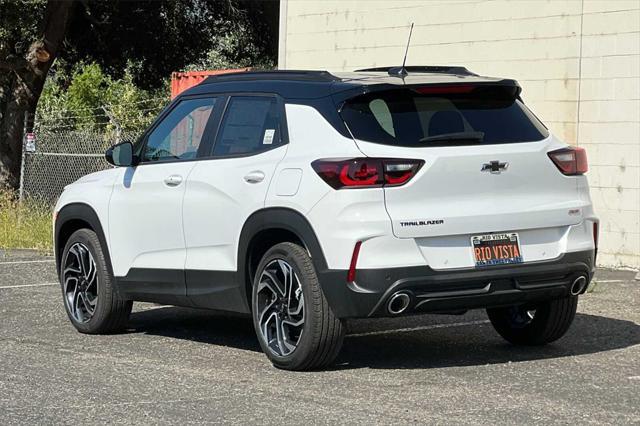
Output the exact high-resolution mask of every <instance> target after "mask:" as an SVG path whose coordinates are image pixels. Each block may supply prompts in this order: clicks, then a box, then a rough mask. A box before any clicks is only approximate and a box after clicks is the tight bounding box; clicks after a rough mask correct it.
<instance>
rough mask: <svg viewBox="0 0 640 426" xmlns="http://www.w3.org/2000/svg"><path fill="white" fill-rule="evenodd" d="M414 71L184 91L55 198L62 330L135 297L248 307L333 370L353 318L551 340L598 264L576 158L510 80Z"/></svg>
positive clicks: (278, 75)
mask: <svg viewBox="0 0 640 426" xmlns="http://www.w3.org/2000/svg"><path fill="white" fill-rule="evenodd" d="M407 71H408V74H407V75H405V74H404V73H398V72H397V70H394V69H388V68H375V69H368V70H360V71H357V72H354V73H345V74H330V73H327V72H324V71H273V72H249V73H241V74H227V75H221V76H216V77H210V78H208V79H207V80H205V81H204V82H203V83H201V84H199V85H198V86H196V87H194V88H192V89H190V90H188V91H186V92H185V93H183V94H182V95H180V96H179V97H177V98H176V99H175V100H174V101H173V102H171V104H170V105H169V106H168V107H167V108H166V109H165V110H164V111H163V112H162V113H161V114H160V116H159V117H158V119H157V120H156V121H155V122H154V124H153V125H152V126H151V127H150V128H149V129H148V130H147V132H146V133H145V134H144V135H143V136H142V137H141V138H140V139H139V140H138V141H137V142H136V143H135V144H131V143H129V142H125V143H121V144H118V145H115V146H113V147H112V148H110V149H109V150H108V151H107V153H106V157H107V161H109V162H110V163H111V164H113V165H115V166H119V167H117V168H112V169H109V170H105V171H102V172H98V173H94V174H91V175H88V176H85V177H83V178H82V179H80V180H78V181H77V182H75V183H74V184H72V185H69V186H68V187H67V188H66V189H65V191H64V193H63V194H62V196H61V197H60V200H59V201H58V204H57V206H56V209H55V215H56V220H55V253H56V259H57V266H58V271H59V275H60V280H61V283H62V292H63V296H64V302H65V307H66V310H67V312H68V314H69V318H70V319H71V322H72V323H73V325H74V326H75V327H76V328H77V329H78V330H79V331H81V332H84V333H107V332H112V331H114V330H117V329H119V328H121V327H123V326H124V325H125V322H126V320H127V318H128V316H129V313H130V311H131V306H132V302H133V301H149V302H157V303H166V304H172V305H181V306H191V307H197V308H210V309H216V310H226V311H233V312H239V313H244V314H252V315H253V319H254V324H255V329H256V332H257V335H258V339H259V341H260V344H261V346H262V348H263V350H264V352H265V353H266V354H267V356H268V357H269V359H270V360H271V361H272V362H273V364H274V365H276V366H277V367H280V368H286V369H292V370H302V369H311V368H319V367H322V366H326V365H328V364H330V363H331V362H332V361H333V360H334V359H335V357H336V356H337V354H338V352H339V350H340V347H341V344H342V339H343V336H344V329H345V327H344V319H346V318H364V317H381V316H399V315H408V314H417V313H425V312H437V313H461V312H464V311H466V310H468V309H474V308H486V309H487V312H488V315H489V318H490V319H491V322H492V323H493V325H494V326H495V328H496V330H497V331H498V333H500V334H501V335H502V336H503V337H504V338H505V339H507V340H508V341H510V342H512V343H514V344H524V345H537V344H544V343H547V342H551V341H553V340H555V339H558V338H559V337H561V336H562V335H563V334H564V333H565V332H566V331H567V329H568V328H569V326H570V324H571V322H572V320H573V318H574V315H575V312H576V306H577V296H578V295H579V294H582V293H584V292H585V291H586V288H587V285H588V283H589V281H590V280H591V278H592V276H593V272H594V268H595V266H594V265H595V256H596V247H597V238H598V219H597V218H596V217H595V216H594V212H593V209H592V206H591V200H590V197H589V189H588V185H587V179H586V177H585V176H583V174H584V173H585V172H586V171H587V160H586V156H585V152H584V150H582V149H581V148H576V147H570V146H568V145H567V144H566V143H564V142H562V141H560V140H558V139H557V138H556V137H554V136H552V135H550V133H549V132H548V130H547V129H546V128H545V127H544V125H543V124H542V123H541V122H540V121H539V120H538V119H537V118H536V117H535V116H534V115H533V113H532V112H531V111H529V110H528V109H527V107H526V106H525V105H524V104H523V102H522V100H521V98H520V87H519V85H518V84H517V82H516V81H514V80H507V79H497V78H488V77H481V76H478V75H476V74H473V73H471V72H469V71H467V70H466V69H465V68H460V67H407ZM212 332H213V331H212Z"/></svg>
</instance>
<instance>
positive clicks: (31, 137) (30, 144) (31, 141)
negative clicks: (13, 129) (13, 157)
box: [24, 133, 36, 152]
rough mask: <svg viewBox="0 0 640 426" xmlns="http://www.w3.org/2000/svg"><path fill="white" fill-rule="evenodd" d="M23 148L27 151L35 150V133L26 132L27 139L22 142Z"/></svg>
mask: <svg viewBox="0 0 640 426" xmlns="http://www.w3.org/2000/svg"><path fill="white" fill-rule="evenodd" d="M24 149H25V151H27V152H36V134H35V133H27V141H26V142H25V144H24Z"/></svg>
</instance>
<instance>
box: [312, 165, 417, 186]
mask: <svg viewBox="0 0 640 426" xmlns="http://www.w3.org/2000/svg"><path fill="white" fill-rule="evenodd" d="M423 164H424V161H423V160H410V159H401V158H351V159H348V160H343V159H340V160H332V159H327V160H316V161H314V162H313V163H311V167H313V170H315V171H316V173H318V175H319V176H320V177H321V178H322V180H324V181H325V182H327V184H329V186H331V187H332V188H333V189H342V188H381V187H388V186H400V185H404V184H405V183H407V182H408V181H409V180H410V179H411V178H412V177H413V176H414V175H415V174H416V173H417V172H418V170H420V167H422V165H423Z"/></svg>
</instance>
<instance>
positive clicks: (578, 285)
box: [571, 275, 587, 296]
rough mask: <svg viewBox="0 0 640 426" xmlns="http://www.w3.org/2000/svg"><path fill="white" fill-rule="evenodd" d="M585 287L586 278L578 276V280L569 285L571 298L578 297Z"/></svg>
mask: <svg viewBox="0 0 640 426" xmlns="http://www.w3.org/2000/svg"><path fill="white" fill-rule="evenodd" d="M586 285H587V277H585V276H584V275H580V276H579V277H578V278H576V279H575V280H573V284H571V295H572V296H577V295H579V294H580V293H582V290H584V288H585V287H586Z"/></svg>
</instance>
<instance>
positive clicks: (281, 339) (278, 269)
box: [256, 259, 305, 357]
mask: <svg viewBox="0 0 640 426" xmlns="http://www.w3.org/2000/svg"><path fill="white" fill-rule="evenodd" d="M259 277H260V278H259V280H258V283H257V286H258V288H257V298H256V309H257V311H256V312H257V320H258V326H259V329H260V334H261V335H262V338H263V339H264V341H265V342H266V343H267V346H268V347H269V350H270V351H271V352H273V354H275V355H277V356H280V357H283V356H287V355H289V354H291V353H292V352H293V351H294V350H296V348H297V346H298V343H299V342H300V338H301V336H302V331H303V328H304V319H305V312H304V294H303V292H302V285H301V283H300V279H299V278H298V275H297V274H296V273H295V271H294V270H293V268H292V267H291V265H290V264H289V263H287V262H286V261H284V260H282V259H276V260H272V261H271V262H269V263H268V264H267V265H266V266H265V267H264V269H263V270H262V272H261V273H260V276H259Z"/></svg>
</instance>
